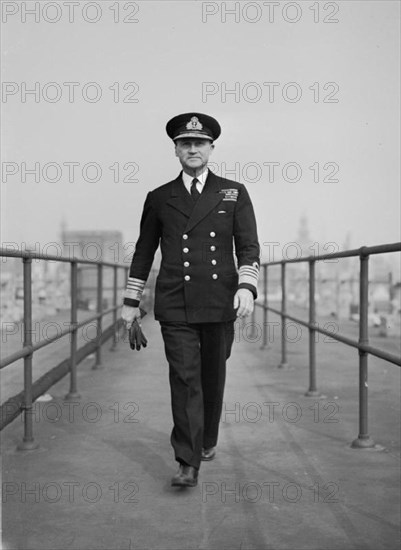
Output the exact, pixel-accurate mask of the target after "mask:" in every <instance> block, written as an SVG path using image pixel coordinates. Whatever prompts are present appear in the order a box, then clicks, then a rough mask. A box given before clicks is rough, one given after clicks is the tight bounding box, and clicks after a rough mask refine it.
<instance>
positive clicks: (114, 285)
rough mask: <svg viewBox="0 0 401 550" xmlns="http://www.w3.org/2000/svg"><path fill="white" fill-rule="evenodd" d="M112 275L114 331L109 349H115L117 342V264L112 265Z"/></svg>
mask: <svg viewBox="0 0 401 550" xmlns="http://www.w3.org/2000/svg"><path fill="white" fill-rule="evenodd" d="M113 271H114V277H113V306H114V310H113V325H114V331H113V343H112V345H111V348H110V351H115V350H116V347H117V342H118V333H119V331H118V326H117V309H116V308H117V280H118V266H116V265H115V266H114V268H113Z"/></svg>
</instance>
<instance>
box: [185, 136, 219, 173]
mask: <svg viewBox="0 0 401 550" xmlns="http://www.w3.org/2000/svg"><path fill="white" fill-rule="evenodd" d="M213 149H214V145H213V143H212V142H211V141H210V140H208V139H197V138H183V139H177V140H176V142H175V155H176V157H178V158H179V161H180V163H181V166H182V167H183V169H184V171H185V172H187V173H189V174H190V175H197V174H199V173H200V172H202V170H203V169H204V168H205V166H206V165H207V163H208V161H209V157H210V155H211V153H212V151H213Z"/></svg>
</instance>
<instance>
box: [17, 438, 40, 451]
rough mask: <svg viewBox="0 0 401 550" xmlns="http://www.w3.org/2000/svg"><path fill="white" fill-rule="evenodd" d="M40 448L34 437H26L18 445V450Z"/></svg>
mask: <svg viewBox="0 0 401 550" xmlns="http://www.w3.org/2000/svg"><path fill="white" fill-rule="evenodd" d="M38 448H39V443H37V442H36V441H35V440H34V439H25V438H24V439H23V440H22V441H21V442H20V443H18V445H17V451H35V450H36V449H38Z"/></svg>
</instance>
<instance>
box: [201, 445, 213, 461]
mask: <svg viewBox="0 0 401 550" xmlns="http://www.w3.org/2000/svg"><path fill="white" fill-rule="evenodd" d="M215 456H216V447H210V448H209V449H202V454H201V460H213V459H214V457H215Z"/></svg>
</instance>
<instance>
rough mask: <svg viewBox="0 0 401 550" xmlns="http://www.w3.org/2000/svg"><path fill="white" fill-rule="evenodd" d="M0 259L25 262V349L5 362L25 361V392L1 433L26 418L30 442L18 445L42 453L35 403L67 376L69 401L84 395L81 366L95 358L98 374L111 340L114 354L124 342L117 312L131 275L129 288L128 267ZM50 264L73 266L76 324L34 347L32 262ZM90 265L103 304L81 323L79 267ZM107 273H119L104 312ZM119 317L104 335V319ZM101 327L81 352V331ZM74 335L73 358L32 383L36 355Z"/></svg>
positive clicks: (10, 403)
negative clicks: (120, 277)
mask: <svg viewBox="0 0 401 550" xmlns="http://www.w3.org/2000/svg"><path fill="white" fill-rule="evenodd" d="M0 257H8V258H21V259H22V262H23V288H24V298H23V304H24V305H23V308H24V311H23V337H24V340H23V347H22V349H20V350H18V351H17V352H15V353H12V354H11V355H9V356H8V357H5V358H4V359H2V360H1V361H0V369H3V368H5V367H7V366H9V365H12V364H13V363H15V362H16V361H18V360H19V359H23V360H24V389H23V391H22V392H21V393H19V394H18V395H14V396H13V397H11V398H9V399H8V400H7V401H6V402H5V403H4V404H2V405H1V409H0V410H1V418H0V429H3V428H4V427H5V426H7V425H8V424H9V423H10V422H12V421H13V420H14V419H15V418H16V417H17V416H19V415H20V414H21V413H24V436H23V440H22V442H20V444H19V445H18V449H19V450H32V449H35V448H37V447H38V444H37V443H36V442H35V440H34V437H33V410H32V409H33V407H32V403H33V401H35V400H36V399H37V398H38V397H39V396H40V395H42V394H44V393H45V392H46V391H47V390H48V389H49V388H50V387H51V386H53V385H54V384H55V383H56V382H58V381H59V380H61V378H63V377H64V376H65V375H66V374H68V373H69V374H70V389H69V392H68V394H67V395H66V399H76V398H79V397H80V395H79V393H78V388H77V365H78V364H79V363H80V362H81V361H82V360H83V359H84V358H85V357H87V356H88V355H89V354H91V353H95V354H96V360H95V364H94V366H93V368H94V369H97V368H98V367H99V366H100V365H101V361H102V344H103V343H104V342H106V341H107V340H108V339H109V338H113V343H112V347H111V349H112V350H114V349H115V347H116V344H117V341H118V334H119V329H120V327H121V325H122V320H121V319H119V318H118V317H117V310H118V309H119V307H120V306H121V304H119V303H118V302H117V299H118V272H119V270H121V269H123V270H125V277H124V283H125V280H126V278H127V274H128V269H129V268H128V267H127V266H124V265H120V264H115V263H110V262H101V261H97V260H85V259H79V258H75V257H72V258H67V257H62V256H52V255H49V254H38V253H33V252H21V251H15V250H7V249H1V248H0ZM33 259H37V260H46V261H57V262H67V263H69V264H70V266H71V272H70V299H71V308H70V323H69V326H68V327H67V328H66V329H64V330H60V331H58V333H57V334H56V335H55V336H53V337H51V338H46V339H42V340H40V341H39V342H37V343H35V344H33V341H32V260H33ZM80 264H90V265H91V266H93V267H94V268H96V269H97V291H96V292H97V300H96V301H97V304H96V306H97V307H96V314H95V315H92V316H91V317H90V318H87V319H85V320H84V321H81V322H78V303H77V302H78V265H80ZM105 267H108V268H112V269H113V270H114V276H113V306H112V307H110V308H108V309H105V310H103V269H104V268H105ZM110 313H112V314H113V322H112V324H111V325H109V326H108V327H107V328H105V329H104V330H103V329H102V319H103V317H104V316H105V315H108V314H110ZM93 321H96V332H97V334H96V338H95V339H94V341H93V342H89V343H87V344H86V345H84V346H83V347H81V348H79V349H78V347H77V344H78V329H80V328H81V327H84V326H85V325H88V324H89V323H91V322H93ZM67 334H71V337H70V356H69V358H67V359H65V360H64V361H62V362H61V363H59V364H58V365H57V366H56V367H54V368H53V369H51V370H50V371H48V372H47V373H46V374H45V375H43V376H41V377H40V378H39V379H38V380H37V381H36V382H35V383H33V382H32V359H33V354H34V352H35V351H37V350H39V349H41V348H43V347H45V346H48V345H50V344H53V343H54V342H55V341H56V340H58V339H60V338H62V337H63V336H65V335H67Z"/></svg>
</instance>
